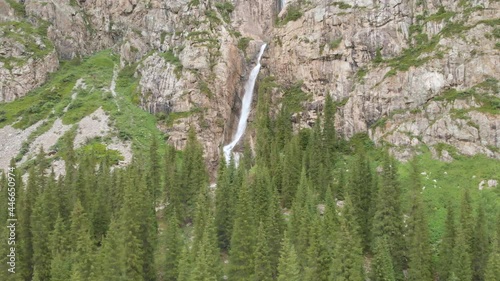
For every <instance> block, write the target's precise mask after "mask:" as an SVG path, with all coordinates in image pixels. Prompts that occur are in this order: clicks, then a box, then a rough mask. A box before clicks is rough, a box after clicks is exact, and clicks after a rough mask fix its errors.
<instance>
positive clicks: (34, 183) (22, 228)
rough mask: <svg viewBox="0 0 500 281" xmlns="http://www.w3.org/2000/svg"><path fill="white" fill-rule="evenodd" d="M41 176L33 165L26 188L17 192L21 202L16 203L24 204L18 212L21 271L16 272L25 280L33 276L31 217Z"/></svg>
mask: <svg viewBox="0 0 500 281" xmlns="http://www.w3.org/2000/svg"><path fill="white" fill-rule="evenodd" d="M41 177H42V175H40V174H37V171H36V170H35V167H33V166H32V167H31V168H30V170H29V173H28V183H27V185H26V188H25V189H23V188H19V187H17V188H16V192H17V193H19V200H18V201H17V202H19V203H18V204H16V205H18V206H23V208H19V209H18V212H17V215H18V217H19V219H18V221H19V225H18V230H19V236H18V239H17V242H16V243H19V245H18V249H19V256H18V257H19V260H18V262H17V263H16V267H18V268H19V271H18V272H16V274H19V275H20V276H21V279H23V280H31V279H32V277H33V232H32V228H31V218H32V213H33V207H34V206H35V202H36V198H37V197H38V193H39V189H40V186H39V183H40V181H39V179H40V178H41ZM16 183H19V182H16Z"/></svg>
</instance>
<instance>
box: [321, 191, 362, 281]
mask: <svg viewBox="0 0 500 281" xmlns="http://www.w3.org/2000/svg"><path fill="white" fill-rule="evenodd" d="M341 212H342V213H341V215H339V216H338V218H339V230H338V235H337V241H335V249H334V250H335V252H334V257H333V264H332V267H331V272H330V279H329V280H334V281H337V280H344V281H355V280H364V269H363V252H362V248H361V238H360V236H359V227H358V225H357V221H356V217H355V216H354V213H353V212H354V208H353V207H352V203H351V199H350V197H349V194H346V198H345V201H344V206H343V208H342V210H341Z"/></svg>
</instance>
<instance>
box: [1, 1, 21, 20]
mask: <svg viewBox="0 0 500 281" xmlns="http://www.w3.org/2000/svg"><path fill="white" fill-rule="evenodd" d="M5 1H6V2H7V3H8V4H9V6H10V7H12V9H14V13H15V14H16V16H18V17H23V18H24V17H26V9H25V8H24V4H22V3H19V2H17V1H15V0H5Z"/></svg>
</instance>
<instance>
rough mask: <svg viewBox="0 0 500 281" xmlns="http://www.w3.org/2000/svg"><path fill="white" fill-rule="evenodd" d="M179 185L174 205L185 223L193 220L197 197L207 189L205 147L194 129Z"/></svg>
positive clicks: (189, 139)
mask: <svg viewBox="0 0 500 281" xmlns="http://www.w3.org/2000/svg"><path fill="white" fill-rule="evenodd" d="M178 179H179V184H178V185H176V186H175V187H174V188H173V190H172V192H171V193H172V196H171V197H172V198H171V199H172V204H173V207H174V208H175V209H176V210H177V212H179V215H180V216H181V218H182V219H183V220H184V221H189V220H190V219H192V215H193V210H194V207H195V202H196V195H197V194H198V191H199V190H200V188H202V187H205V186H206V185H207V182H208V175H207V171H206V168H205V161H204V159H203V147H202V146H201V144H200V143H199V142H198V140H197V138H196V133H195V131H194V129H193V128H191V129H190V130H189V134H188V139H187V143H186V148H185V150H184V161H183V166H182V169H181V171H180V174H179V178H178Z"/></svg>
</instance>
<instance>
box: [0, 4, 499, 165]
mask: <svg viewBox="0 0 500 281" xmlns="http://www.w3.org/2000/svg"><path fill="white" fill-rule="evenodd" d="M217 2H218V3H220V1H217ZM279 2H280V1H268V0H265V1H264V0H250V1H247V0H234V1H227V4H229V3H231V4H229V5H227V6H225V7H222V6H220V5H219V6H218V5H217V4H216V3H215V2H213V1H190V0H173V1H160V0H148V1H138V0H117V1H111V0H86V1H81V0H80V1H78V0H77V1H69V0H52V1H42V0H26V1H24V7H25V10H26V14H27V18H28V19H29V20H30V22H32V23H33V27H31V29H29V28H27V27H24V26H14V25H12V24H4V22H7V21H12V20H16V15H15V11H14V10H13V9H11V8H10V7H9V5H8V4H7V3H6V2H5V0H0V22H1V26H0V32H1V35H2V36H0V78H1V80H0V92H1V95H0V101H11V100H13V99H15V98H17V97H20V96H23V95H25V94H26V93H27V92H28V91H30V90H31V89H33V88H35V87H37V86H39V85H40V84H41V83H43V81H45V79H46V77H47V74H48V73H50V72H52V71H54V70H55V69H57V67H58V57H59V58H62V59H71V58H74V57H80V56H86V55H90V54H92V53H94V52H96V51H99V50H102V49H107V48H112V49H113V50H114V51H115V53H119V54H120V58H121V62H120V67H130V66H131V65H134V67H135V65H137V67H135V75H136V76H137V77H140V82H139V87H138V88H137V94H138V97H139V98H138V102H139V105H140V106H141V107H142V108H143V109H144V110H146V111H149V112H151V113H152V114H158V115H159V116H160V117H161V116H163V118H164V119H165V121H164V122H162V123H160V124H159V127H161V129H162V130H164V131H165V132H166V133H167V134H168V136H169V139H168V141H169V142H170V143H171V144H173V145H175V146H176V147H177V148H179V149H181V148H183V147H184V144H185V141H186V138H187V132H188V130H189V128H190V127H194V128H195V130H196V131H197V133H198V137H199V139H200V141H201V143H202V144H203V145H204V148H205V152H206V159H207V160H208V161H209V162H212V163H215V162H216V161H217V159H218V154H219V150H220V147H221V146H222V145H223V144H224V142H227V141H228V140H229V138H230V137H231V135H232V133H233V131H234V128H233V127H234V126H233V125H234V123H235V122H236V121H237V118H238V111H239V108H238V106H239V97H240V96H241V94H242V90H243V89H242V86H243V84H244V82H245V79H246V78H247V77H248V72H249V70H250V69H251V67H252V65H253V64H254V61H252V58H253V56H254V54H256V53H257V51H258V49H259V47H260V45H261V44H262V43H263V42H266V43H268V49H267V50H266V53H265V55H264V59H263V65H264V68H263V69H264V71H263V74H266V75H272V76H274V77H275V79H276V82H277V83H278V84H279V85H281V86H285V87H286V86H290V85H292V84H295V83H296V82H297V81H303V84H302V89H303V90H304V91H306V92H308V93H310V94H311V96H312V100H311V101H309V102H307V103H306V104H304V110H303V112H301V113H299V114H301V115H302V118H296V117H297V116H292V118H294V120H301V122H303V123H304V124H302V127H304V126H310V125H312V124H313V123H314V122H313V120H314V118H315V117H316V116H318V114H320V111H321V110H322V104H323V103H324V99H325V97H326V95H331V96H332V97H333V98H334V100H335V101H336V102H337V108H338V110H337V116H336V127H337V129H338V131H339V132H340V134H341V135H343V136H344V137H347V138H349V137H352V136H353V135H354V134H356V133H361V132H364V133H368V135H369V136H370V137H371V138H372V140H374V141H375V142H376V143H383V142H388V143H391V144H393V145H394V147H393V149H392V152H393V153H394V154H395V155H396V156H397V157H398V158H400V159H403V160H404V159H407V158H409V157H411V156H412V154H413V151H414V148H415V147H418V146H420V145H427V146H430V147H431V150H432V151H435V152H436V157H441V158H442V159H443V160H450V158H452V156H451V155H453V153H457V152H458V153H462V154H465V155H474V154H477V153H484V154H486V155H488V156H490V157H495V158H500V154H499V152H498V151H499V149H498V148H499V147H500V137H499V134H500V129H499V128H500V127H499V125H500V124H499V123H500V117H499V108H498V104H497V103H498V99H499V98H500V93H499V88H500V85H499V81H498V80H499V79H500V78H499V73H500V64H499V63H498V58H499V49H498V29H499V27H498V10H499V8H500V2H498V1H488V0H477V1H473V2H471V1H466V2H467V3H466V4H465V5H463V4H460V3H459V2H460V1H452V0H443V1H428V0H424V1H407V0H389V1H379V0H375V1H372V0H345V1H343V2H339V1H322V0H321V1H320V0H311V1H295V0H290V1H286V2H287V4H286V7H284V9H283V10H280V9H281V8H282V7H280V4H279ZM297 11H298V13H297ZM44 22H46V23H47V24H46V29H45V30H46V32H42V33H40V30H39V29H38V27H40V26H42V25H41V24H42V23H44ZM20 32H21V34H24V35H23V36H24V37H23V36H21V38H20V37H19V36H17V37H16V36H5V35H9V34H19V33H20ZM45 33H46V34H45ZM23 38H24V39H23ZM247 38H248V40H249V41H250V42H247V41H246V40H247ZM21 39H23V40H24V41H23V40H21ZM27 42H34V43H35V45H36V46H35V45H33V44H27ZM246 43H248V44H246ZM4 58H7V59H4ZM274 94H275V97H273V99H274V100H277V98H278V97H279V96H280V94H281V92H280V91H279V90H276V91H275V93H274ZM297 122H298V121H297ZM297 127H298V126H297ZM248 135H251V132H250V133H249V134H248ZM443 147H444V148H445V149H443ZM452 150H453V151H452Z"/></svg>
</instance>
